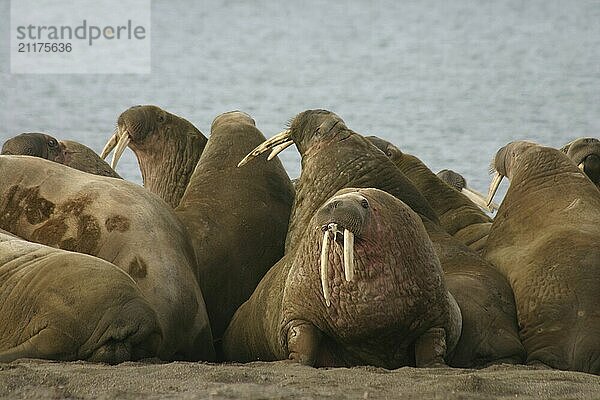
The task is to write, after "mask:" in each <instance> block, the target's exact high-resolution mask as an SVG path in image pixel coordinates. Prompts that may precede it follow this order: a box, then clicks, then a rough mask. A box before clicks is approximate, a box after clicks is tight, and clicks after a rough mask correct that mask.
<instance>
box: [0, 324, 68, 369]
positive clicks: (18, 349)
mask: <svg viewBox="0 0 600 400" xmlns="http://www.w3.org/2000/svg"><path fill="white" fill-rule="evenodd" d="M76 352H77V351H76V345H75V343H73V340H72V339H71V338H69V337H68V336H67V335H65V334H62V333H60V332H58V331H57V330H56V329H54V328H49V327H46V328H43V329H42V330H40V331H39V332H38V333H37V334H36V335H34V336H32V337H30V338H29V339H28V340H26V341H25V342H23V343H21V344H19V345H18V346H15V347H12V348H10V349H8V350H5V351H2V352H0V362H3V363H8V362H12V361H15V360H18V359H20V358H43V359H47V360H72V359H75V354H76Z"/></svg>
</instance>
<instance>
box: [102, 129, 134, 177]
mask: <svg viewBox="0 0 600 400" xmlns="http://www.w3.org/2000/svg"><path fill="white" fill-rule="evenodd" d="M130 141H131V139H130V138H129V134H128V133H127V131H124V132H119V131H116V132H115V133H114V134H113V135H112V136H111V137H110V139H108V142H107V143H106V145H105V146H104V149H102V153H101V154H100V157H101V158H106V156H108V154H109V153H110V152H111V151H112V149H115V152H114V153H113V157H112V160H111V162H110V167H111V168H112V169H115V167H116V166H117V163H118V162H119V159H120V158H121V156H122V155H123V152H124V151H125V149H126V148H127V145H128V144H129V142H130Z"/></svg>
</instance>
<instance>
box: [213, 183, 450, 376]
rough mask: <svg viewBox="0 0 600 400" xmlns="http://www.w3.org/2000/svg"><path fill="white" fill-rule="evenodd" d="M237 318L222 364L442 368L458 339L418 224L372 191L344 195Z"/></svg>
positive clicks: (435, 261)
mask: <svg viewBox="0 0 600 400" xmlns="http://www.w3.org/2000/svg"><path fill="white" fill-rule="evenodd" d="M299 240H300V241H299V242H298V244H297V246H295V248H294V251H292V252H288V253H287V254H286V256H285V257H284V258H283V259H282V260H281V261H279V262H278V263H277V264H276V265H275V266H274V267H273V268H271V270H270V271H269V273H268V274H267V275H266V276H265V278H263V280H262V281H261V282H260V284H259V286H258V288H257V289H256V291H255V292H254V294H253V295H252V297H251V298H250V299H249V300H248V301H247V302H246V303H244V304H243V305H242V306H241V307H240V308H239V309H238V311H237V312H236V314H235V316H234V318H233V320H232V322H231V324H230V325H229V328H228V329H227V332H226V334H225V337H224V344H223V347H224V351H225V355H226V358H227V359H229V360H236V361H243V362H246V361H252V360H279V359H288V358H289V359H292V360H295V361H297V362H300V363H303V364H308V365H314V366H351V365H361V364H370V365H376V366H382V367H385V368H398V367H401V366H405V365H417V366H439V365H444V364H445V361H444V357H445V356H446V354H447V353H449V352H450V351H451V350H452V349H453V347H454V346H455V345H456V342H457V340H458V336H459V335H460V324H461V322H460V321H461V319H460V310H459V309H458V306H457V305H456V302H455V301H454V299H453V298H452V296H451V295H450V294H449V293H448V291H447V289H446V286H445V284H444V280H443V276H442V275H443V273H442V270H441V267H440V264H439V261H438V259H437V257H436V255H435V252H434V250H433V246H432V244H431V241H430V240H429V238H428V237H427V233H426V231H425V229H424V227H423V224H422V222H421V220H420V218H419V217H418V216H417V214H415V213H414V212H413V211H412V210H411V209H410V208H409V207H408V206H406V205H405V204H404V203H403V202H402V201H400V200H398V199H397V198H395V197H393V196H391V195H389V194H388V193H385V192H383V191H381V190H377V189H345V190H342V191H340V192H338V193H337V194H336V195H335V196H333V197H332V198H331V199H330V200H329V201H327V202H326V203H325V204H324V205H323V206H322V207H321V208H320V209H319V210H318V211H317V213H316V214H315V215H314V217H313V218H312V219H311V221H310V223H309V226H308V229H306V230H305V232H304V234H303V235H302V237H300V238H299Z"/></svg>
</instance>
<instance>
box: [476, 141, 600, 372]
mask: <svg viewBox="0 0 600 400" xmlns="http://www.w3.org/2000/svg"><path fill="white" fill-rule="evenodd" d="M494 167H495V169H496V171H497V174H496V177H495V178H494V181H493V184H492V186H491V188H490V189H491V190H490V197H489V198H490V199H491V198H492V197H493V194H494V193H495V190H496V189H497V187H498V184H499V183H500V180H501V178H502V177H503V176H506V177H507V178H508V179H510V187H509V188H508V191H507V193H506V196H505V197H504V200H503V202H502V204H501V206H500V209H499V210H498V214H497V215H496V218H495V219H494V223H493V225H492V229H491V231H490V234H489V237H488V240H487V244H486V249H485V256H486V258H487V259H488V260H489V261H491V262H492V263H493V264H494V265H495V266H496V267H497V268H498V270H499V271H500V272H502V273H503V274H504V275H505V276H506V278H507V279H508V281H509V282H510V285H511V286H512V289H513V292H514V294H515V301H516V304H517V315H518V319H519V327H520V334H521V339H522V340H523V344H524V345H525V349H526V350H527V361H528V362H530V363H536V362H541V363H544V364H547V365H549V366H551V367H553V368H559V369H564V370H576V371H583V372H590V373H594V374H598V373H600V312H599V311H598V305H599V304H600V247H599V246H598V242H599V241H600V196H598V189H597V188H596V187H595V186H594V185H593V184H592V182H590V180H589V179H588V178H587V177H585V176H584V175H583V174H581V172H580V171H579V169H578V168H577V166H576V165H574V164H573V162H572V161H571V160H570V159H569V158H568V157H567V156H566V155H565V154H564V153H562V152H560V151H559V150H556V149H552V148H549V147H543V146H540V145H537V144H535V143H530V142H523V141H518V142H512V143H510V144H508V145H506V146H504V147H502V148H501V149H500V150H499V151H498V153H497V154H496V157H495V161H494Z"/></svg>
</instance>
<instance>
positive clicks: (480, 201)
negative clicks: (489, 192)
mask: <svg viewBox="0 0 600 400" xmlns="http://www.w3.org/2000/svg"><path fill="white" fill-rule="evenodd" d="M461 193H462V194H464V195H465V196H467V197H468V198H469V200H471V201H472V202H473V203H475V205H476V206H478V207H479V208H481V209H482V210H484V211H487V212H494V211H496V210H497V209H498V208H500V205H499V204H498V203H496V202H495V201H492V202H491V203H490V205H488V204H487V199H486V197H485V196H484V195H483V194H482V193H479V192H478V191H476V190H473V189H471V188H468V187H464V188H462V190H461Z"/></svg>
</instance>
